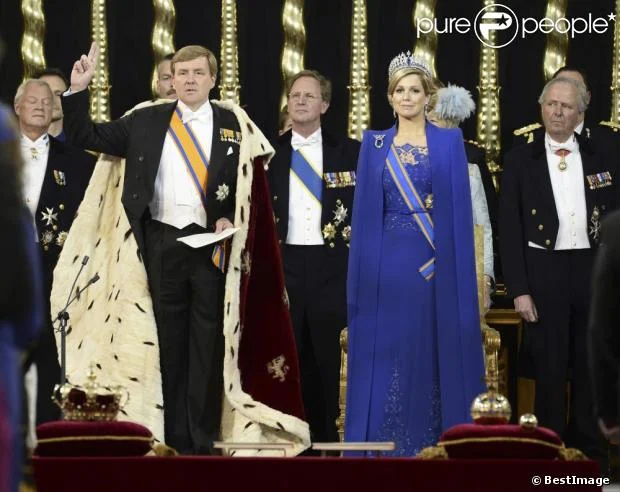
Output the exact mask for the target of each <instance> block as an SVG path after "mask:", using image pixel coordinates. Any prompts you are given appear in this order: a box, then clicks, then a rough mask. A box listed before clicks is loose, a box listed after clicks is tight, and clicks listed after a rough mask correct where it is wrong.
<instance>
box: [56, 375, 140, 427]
mask: <svg viewBox="0 0 620 492" xmlns="http://www.w3.org/2000/svg"><path fill="white" fill-rule="evenodd" d="M52 400H53V401H54V403H56V405H58V406H59V407H60V409H61V410H62V414H63V419H64V420H98V421H104V420H115V419H116V416H117V415H118V412H119V411H120V410H121V409H122V408H123V407H124V406H125V405H126V404H127V402H128V401H129V392H128V391H127V388H125V387H124V386H120V385H118V386H101V385H100V384H99V383H98V382H97V375H96V374H95V371H94V368H93V365H92V364H91V366H90V370H89V372H88V381H87V382H86V383H85V384H84V386H79V385H73V384H70V383H65V384H63V385H62V386H61V385H59V384H57V385H56V386H55V387H54V395H53V396H52Z"/></svg>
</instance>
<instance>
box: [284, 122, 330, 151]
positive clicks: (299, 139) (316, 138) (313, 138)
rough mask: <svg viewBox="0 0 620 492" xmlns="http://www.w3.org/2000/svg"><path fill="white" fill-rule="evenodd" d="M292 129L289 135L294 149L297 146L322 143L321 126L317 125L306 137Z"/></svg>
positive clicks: (310, 145)
mask: <svg viewBox="0 0 620 492" xmlns="http://www.w3.org/2000/svg"><path fill="white" fill-rule="evenodd" d="M291 131H292V136H291V146H292V147H293V149H294V150H297V149H298V148H299V147H312V146H315V145H322V144H323V134H322V133H321V127H320V126H319V127H318V128H317V129H316V131H315V132H314V133H313V134H311V135H310V136H308V138H306V137H304V136H302V135H300V134H299V133H297V132H296V131H295V130H291Z"/></svg>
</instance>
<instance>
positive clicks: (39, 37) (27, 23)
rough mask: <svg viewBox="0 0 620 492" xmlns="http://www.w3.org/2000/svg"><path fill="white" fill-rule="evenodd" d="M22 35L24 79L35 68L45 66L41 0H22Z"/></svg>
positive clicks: (43, 22) (43, 23)
mask: <svg viewBox="0 0 620 492" xmlns="http://www.w3.org/2000/svg"><path fill="white" fill-rule="evenodd" d="M22 15H23V16H24V35H23V36H22V62H23V65H24V79H28V78H30V77H32V74H33V73H34V72H36V71H37V70H41V69H42V68H45V55H44V53H43V41H44V36H45V15H44V14H43V0H22Z"/></svg>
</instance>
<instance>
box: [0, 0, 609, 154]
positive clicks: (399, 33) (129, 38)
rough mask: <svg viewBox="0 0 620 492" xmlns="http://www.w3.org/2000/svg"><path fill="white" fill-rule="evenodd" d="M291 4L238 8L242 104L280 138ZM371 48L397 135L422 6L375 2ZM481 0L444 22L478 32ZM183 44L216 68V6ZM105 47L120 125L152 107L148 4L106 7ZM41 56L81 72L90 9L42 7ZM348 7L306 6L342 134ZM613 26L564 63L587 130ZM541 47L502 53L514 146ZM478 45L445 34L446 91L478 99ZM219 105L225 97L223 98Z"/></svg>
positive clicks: (373, 80) (597, 9) (538, 41)
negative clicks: (398, 58) (392, 89)
mask: <svg viewBox="0 0 620 492" xmlns="http://www.w3.org/2000/svg"><path fill="white" fill-rule="evenodd" d="M283 3H284V2H283V0H260V1H257V0H238V1H237V7H238V37H239V65H240V67H239V69H240V82H241V86H242V89H241V100H242V104H244V105H245V106H246V109H247V111H248V112H249V114H250V116H251V117H252V118H253V119H254V120H255V121H256V122H257V124H258V125H259V126H260V127H261V128H262V129H263V131H264V132H265V134H267V135H269V136H271V135H274V134H275V132H276V129H277V121H278V119H277V118H278V104H279V98H280V91H281V86H282V82H281V75H280V57H281V53H282V46H283V41H284V36H283V33H282V27H281V22H282V21H281V19H282V7H283ZM502 3H503V4H505V5H507V6H510V7H511V8H512V9H513V10H514V11H515V12H516V14H517V16H518V17H528V16H531V17H535V18H541V17H544V14H545V8H546V4H547V2H546V1H543V0H529V1H525V0H504V1H503V2H502ZM614 3H615V2H614V1H613V0H568V12H567V17H569V18H571V17H576V16H579V17H586V18H587V16H588V14H589V13H591V14H592V15H593V17H600V16H605V17H606V16H607V15H608V14H609V13H610V12H613V11H614ZM19 5H20V2H19V0H0V33H1V35H2V37H3V38H4V39H5V41H6V42H7V45H8V50H7V54H6V57H5V61H4V63H3V65H2V66H1V67H0V99H2V100H4V101H6V102H10V101H11V100H12V97H13V94H14V91H15V88H16V87H17V85H18V83H19V81H20V80H21V77H22V64H21V55H20V45H21V37H22V34H23V26H24V24H23V18H22V15H21V11H20V6H19ZM367 5H368V7H367V8H368V38H369V39H368V44H369V63H370V84H371V86H372V92H371V114H372V123H371V125H372V127H374V128H380V127H388V126H390V125H391V124H392V115H391V109H390V107H389V106H388V104H387V102H386V99H385V93H386V88H387V66H388V64H389V62H390V60H391V59H392V57H393V56H395V55H396V54H397V53H399V52H401V51H403V50H407V49H412V48H413V47H414V45H415V32H414V28H413V22H412V12H413V8H414V6H415V1H414V0H368V2H367ZM481 6H482V1H481V0H438V1H437V17H438V19H439V22H440V23H441V22H442V20H443V19H444V18H446V17H467V18H469V19H471V20H472V21H473V19H474V18H475V15H476V13H477V12H478V10H479V9H480V8H481ZM175 7H176V12H177V18H176V29H175V45H176V46H177V47H181V46H183V45H186V44H204V45H206V46H207V47H209V48H211V49H212V50H213V51H214V52H215V53H216V55H218V58H219V51H220V31H221V22H220V13H221V1H220V0H176V1H175ZM107 8H108V12H107V13H108V40H109V48H110V49H109V68H110V81H111V84H112V91H111V108H112V116H113V117H118V116H120V115H121V114H122V113H123V112H124V111H126V110H127V109H129V108H130V107H132V106H134V105H135V104H136V103H138V102H140V101H143V100H145V99H147V98H149V96H150V93H149V88H150V77H151V70H152V64H153V55H152V52H151V34H152V26H153V7H152V1H151V0H108V2H107ZM44 10H45V15H46V33H45V56H46V60H47V63H48V65H49V66H57V67H60V68H62V69H63V70H65V71H67V72H69V71H70V68H71V66H72V64H73V62H74V61H75V60H76V59H77V57H78V56H79V55H80V54H81V53H84V52H87V50H88V47H89V43H90V2H89V1H87V0H46V1H45V2H44ZM351 11H352V7H351V1H350V0H306V2H305V6H304V19H305V26H306V50H305V62H306V63H305V64H306V67H307V68H315V69H318V70H319V71H321V72H323V73H324V74H326V75H327V76H328V77H330V78H331V79H332V81H333V84H334V95H333V102H332V105H331V108H330V110H329V111H328V113H327V115H326V116H325V119H324V126H325V127H326V128H327V129H328V130H330V131H332V132H334V133H344V132H345V131H346V126H347V110H348V91H347V88H346V86H347V84H348V82H349V69H350V34H351V20H350V19H351ZM612 46H613V23H611V26H610V28H609V30H608V32H607V33H605V34H601V35H596V34H594V35H588V34H580V35H578V36H577V37H576V38H575V39H573V40H569V51H568V62H569V63H575V64H579V65H582V66H583V67H584V68H585V70H586V71H587V73H588V76H589V78H590V84H591V86H592V90H593V99H592V103H591V108H590V110H589V113H588V115H589V116H588V119H589V120H590V121H593V122H598V121H600V120H603V119H608V118H609V109H610V100H611V95H610V89H609V88H610V85H611V62H612ZM544 50H545V36H544V35H541V34H538V35H530V36H528V37H527V38H526V39H524V40H520V39H517V40H515V41H514V42H513V43H512V44H510V45H509V46H507V47H505V48H502V49H500V50H498V55H499V82H500V85H501V93H500V105H501V116H502V121H501V124H502V137H503V138H502V141H503V148H504V149H505V148H506V147H507V146H509V145H510V142H511V140H512V139H511V138H510V133H511V132H512V130H513V129H515V128H518V127H520V126H523V125H525V124H527V123H530V122H532V121H535V120H537V119H538V112H539V109H538V105H537V103H536V100H537V98H538V94H539V93H540V90H541V88H542V85H543V84H544V80H543V69H542V66H543V57H544ZM479 56H480V43H479V42H478V40H477V39H476V37H475V36H474V34H473V33H471V34H468V35H454V34H453V35H440V36H439V43H438V52H437V60H436V64H437V69H438V74H439V77H440V78H441V79H442V80H443V81H444V82H452V83H456V84H461V85H464V86H465V87H467V88H469V89H470V90H471V91H472V93H473V94H474V97H475V99H476V100H477V91H476V85H477V84H478V66H479ZM212 97H218V94H217V89H216V90H214V92H213V93H212ZM464 131H465V134H466V136H468V137H470V138H473V137H475V119H474V118H471V119H470V121H468V122H467V123H466V124H465V126H464Z"/></svg>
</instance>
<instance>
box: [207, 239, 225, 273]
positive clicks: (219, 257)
mask: <svg viewBox="0 0 620 492" xmlns="http://www.w3.org/2000/svg"><path fill="white" fill-rule="evenodd" d="M227 247H228V239H224V240H223V241H221V242H219V243H217V244H216V245H215V246H213V253H212V254H211V260H212V261H213V264H214V265H215V266H216V267H217V268H218V269H219V270H221V271H222V272H224V273H226V266H227V263H228V255H227V254H226V253H227Z"/></svg>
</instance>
